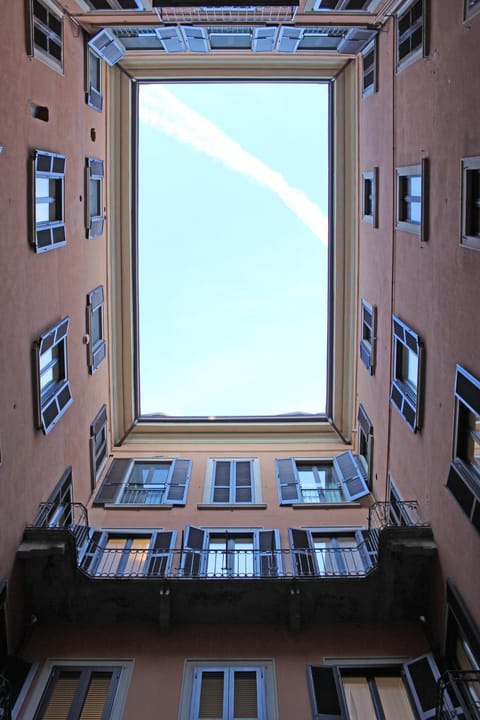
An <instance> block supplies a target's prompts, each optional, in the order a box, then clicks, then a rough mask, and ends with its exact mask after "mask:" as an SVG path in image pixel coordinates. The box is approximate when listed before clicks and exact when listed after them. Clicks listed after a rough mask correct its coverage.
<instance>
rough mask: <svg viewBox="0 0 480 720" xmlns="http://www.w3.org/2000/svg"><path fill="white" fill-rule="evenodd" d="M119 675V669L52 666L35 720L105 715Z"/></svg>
mask: <svg viewBox="0 0 480 720" xmlns="http://www.w3.org/2000/svg"><path fill="white" fill-rule="evenodd" d="M120 676H121V669H120V668H95V667H93V668H86V667H76V668H71V669H70V668H66V667H63V668H62V667H55V668H54V669H53V671H52V674H51V676H50V679H49V682H48V685H47V688H46V691H45V695H44V698H43V699H42V701H41V703H40V706H39V709H38V711H37V713H36V714H35V720H66V718H72V719H75V720H105V719H106V718H109V717H110V715H111V711H112V707H113V703H114V700H115V695H116V691H117V687H118V683H119V680H120Z"/></svg>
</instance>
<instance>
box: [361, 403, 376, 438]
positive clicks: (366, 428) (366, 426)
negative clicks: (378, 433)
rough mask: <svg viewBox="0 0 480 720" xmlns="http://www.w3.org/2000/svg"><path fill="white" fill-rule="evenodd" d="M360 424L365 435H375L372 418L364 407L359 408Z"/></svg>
mask: <svg viewBox="0 0 480 720" xmlns="http://www.w3.org/2000/svg"><path fill="white" fill-rule="evenodd" d="M358 422H359V424H360V427H361V428H362V430H363V432H364V433H365V435H367V436H369V435H372V434H373V425H372V423H371V422H370V418H369V417H368V415H367V413H366V412H365V409H364V407H363V405H359V406H358Z"/></svg>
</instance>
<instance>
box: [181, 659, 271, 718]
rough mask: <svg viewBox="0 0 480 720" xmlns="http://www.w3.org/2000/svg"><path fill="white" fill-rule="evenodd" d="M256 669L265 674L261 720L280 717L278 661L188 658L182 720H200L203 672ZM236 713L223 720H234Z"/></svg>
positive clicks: (182, 696)
mask: <svg viewBox="0 0 480 720" xmlns="http://www.w3.org/2000/svg"><path fill="white" fill-rule="evenodd" d="M235 669H237V670H247V671H248V670H255V671H258V672H259V674H260V677H261V682H262V686H263V687H262V689H263V693H262V695H263V702H262V705H263V707H262V706H261V710H262V712H261V714H260V715H259V720H278V717H279V715H278V702H277V687H276V679H275V662H274V660H268V659H263V658H252V659H241V660H237V659H229V658H219V659H213V660H201V659H198V660H196V659H187V660H185V665H184V671H183V682H182V690H181V696H180V708H179V713H178V720H196V718H198V714H195V705H196V698H197V697H198V694H199V692H200V688H199V687H198V685H199V676H198V673H199V671H200V672H201V671H208V670H211V671H214V670H225V671H234V670H235ZM231 719H233V715H228V716H226V717H224V719H223V720H231Z"/></svg>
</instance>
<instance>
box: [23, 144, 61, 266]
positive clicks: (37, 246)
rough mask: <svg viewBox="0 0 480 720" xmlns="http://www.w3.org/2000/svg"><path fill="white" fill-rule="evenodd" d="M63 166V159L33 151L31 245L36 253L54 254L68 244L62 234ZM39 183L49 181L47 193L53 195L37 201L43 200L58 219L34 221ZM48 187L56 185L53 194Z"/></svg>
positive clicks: (44, 152) (58, 155)
mask: <svg viewBox="0 0 480 720" xmlns="http://www.w3.org/2000/svg"><path fill="white" fill-rule="evenodd" d="M47 165H48V167H47ZM42 166H44V167H42ZM65 166H66V157H65V155H60V154H59V153H52V152H48V151H47V150H34V151H33V155H32V165H31V184H32V186H31V211H30V214H31V230H30V242H31V244H32V246H33V248H34V250H35V252H36V253H42V252H47V251H48V250H54V249H55V248H57V247H62V246H63V245H66V244H67V238H66V232H65ZM40 180H47V181H48V183H49V193H50V192H53V195H48V196H46V195H41V196H39V198H43V199H46V200H47V204H49V205H54V207H55V209H56V214H57V215H58V216H59V217H58V218H57V219H54V220H37V204H38V202H37V186H38V185H39V181H40ZM50 183H54V184H55V188H54V190H51V188H50ZM45 236H46V237H45Z"/></svg>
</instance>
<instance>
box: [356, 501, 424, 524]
mask: <svg viewBox="0 0 480 720" xmlns="http://www.w3.org/2000/svg"><path fill="white" fill-rule="evenodd" d="M386 527H429V523H427V522H425V520H424V519H423V518H422V516H421V514H420V509H419V506H418V502H417V501H416V500H402V501H401V502H397V501H395V502H374V503H373V505H370V508H369V510H368V528H369V530H372V529H373V528H376V529H378V530H382V529H383V528H386Z"/></svg>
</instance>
